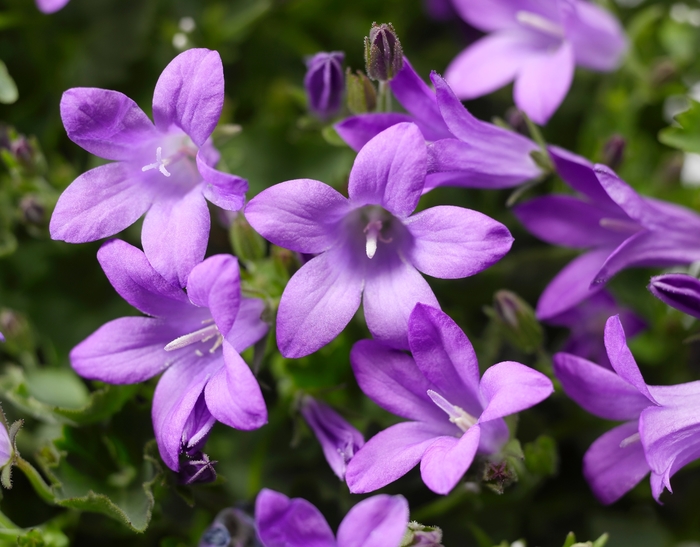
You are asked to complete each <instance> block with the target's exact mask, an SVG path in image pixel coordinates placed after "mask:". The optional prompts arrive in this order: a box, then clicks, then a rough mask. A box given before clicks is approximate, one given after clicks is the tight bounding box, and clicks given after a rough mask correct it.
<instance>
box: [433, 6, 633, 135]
mask: <svg viewBox="0 0 700 547" xmlns="http://www.w3.org/2000/svg"><path fill="white" fill-rule="evenodd" d="M453 3H454V7H455V9H456V11H457V13H458V14H459V15H460V16H461V17H462V18H463V19H464V20H465V21H467V23H469V24H470V25H472V26H474V27H476V28H478V29H479V30H482V31H484V32H487V33H490V34H488V35H487V36H485V37H484V38H481V39H480V40H477V41H476V42H475V43H474V44H472V45H471V46H469V47H468V48H467V49H465V50H464V51H463V52H462V53H460V54H459V55H458V56H457V57H456V58H455V59H454V60H453V61H452V62H451V63H450V66H448V67H447V72H446V74H445V77H446V78H447V81H448V82H449V83H450V85H451V86H452V89H454V91H455V93H456V94H457V96H458V97H459V98H461V99H473V98H475V97H480V96H482V95H485V94H487V93H490V92H492V91H495V90H496V89H498V88H500V87H503V86H504V85H506V84H507V83H509V82H511V81H513V80H515V86H514V88H513V97H514V99H515V104H516V105H517V107H518V108H519V109H521V110H524V111H525V112H526V113H527V115H528V116H530V118H531V119H532V120H534V121H535V122H537V123H539V124H544V123H546V122H547V120H549V118H550V117H551V115H552V114H553V113H554V112H555V111H556V109H557V108H558V107H559V105H560V104H561V103H562V101H563V100H564V97H566V94H567V92H568V91H569V87H570V86H571V81H572V80H573V76H574V67H575V66H576V65H579V66H582V67H585V68H589V69H592V70H597V71H604V72H608V71H611V70H614V69H616V68H617V67H618V65H619V64H620V61H621V58H622V54H623V53H624V51H625V48H626V39H625V35H624V32H623V30H622V27H621V26H620V23H619V22H618V21H617V19H615V17H614V16H613V15H612V14H611V13H609V12H608V11H606V10H604V9H603V8H601V7H599V6H597V5H595V4H594V3H592V2H588V1H586V0H538V1H535V0H454V2H453Z"/></svg>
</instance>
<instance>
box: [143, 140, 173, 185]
mask: <svg viewBox="0 0 700 547" xmlns="http://www.w3.org/2000/svg"><path fill="white" fill-rule="evenodd" d="M162 154H163V148H162V147H161V146H159V147H158V148H156V161H155V162H154V163H149V164H148V165H144V166H143V167H142V168H141V171H143V172H146V171H150V170H151V169H158V171H160V172H161V173H163V174H164V175H165V176H166V177H169V176H170V172H169V171H168V170H167V169H166V168H165V166H166V165H168V164H169V163H170V158H165V159H163V156H162Z"/></svg>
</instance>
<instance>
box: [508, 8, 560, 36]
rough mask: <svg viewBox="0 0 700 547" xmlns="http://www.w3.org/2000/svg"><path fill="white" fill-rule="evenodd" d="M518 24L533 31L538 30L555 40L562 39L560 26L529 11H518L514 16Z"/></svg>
mask: <svg viewBox="0 0 700 547" xmlns="http://www.w3.org/2000/svg"><path fill="white" fill-rule="evenodd" d="M515 18H516V19H517V20H518V23H520V24H521V25H524V26H526V27H530V28H532V29H534V30H539V31H540V32H542V33H544V34H548V35H549V36H554V37H555V38H564V29H563V28H562V27H561V25H557V24H556V23H555V22H554V21H550V20H549V19H547V18H546V17H542V16H541V15H538V14H537V13H532V12H531V11H519V12H517V13H516V14H515Z"/></svg>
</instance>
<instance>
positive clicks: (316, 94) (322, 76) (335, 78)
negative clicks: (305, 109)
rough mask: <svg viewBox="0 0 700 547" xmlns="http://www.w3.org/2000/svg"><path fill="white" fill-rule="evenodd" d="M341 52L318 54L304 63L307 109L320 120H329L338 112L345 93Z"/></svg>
mask: <svg viewBox="0 0 700 547" xmlns="http://www.w3.org/2000/svg"><path fill="white" fill-rule="evenodd" d="M344 59H345V53H343V52H342V51H331V52H330V53H326V52H320V53H317V54H316V55H314V56H313V57H310V58H309V59H308V60H307V61H306V76H305V77H304V87H305V88H306V96H307V97H308V98H309V109H310V110H311V111H312V112H313V113H314V114H316V115H317V116H318V117H319V118H321V119H326V118H330V117H332V116H333V115H335V114H337V113H338V111H339V110H340V104H341V101H342V99H343V92H344V91H345V75H344V73H343V60H344Z"/></svg>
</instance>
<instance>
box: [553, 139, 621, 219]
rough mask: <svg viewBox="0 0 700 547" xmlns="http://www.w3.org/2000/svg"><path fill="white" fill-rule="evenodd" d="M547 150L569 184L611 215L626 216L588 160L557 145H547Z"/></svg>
mask: <svg viewBox="0 0 700 547" xmlns="http://www.w3.org/2000/svg"><path fill="white" fill-rule="evenodd" d="M547 150H548V151H549V155H550V156H551V158H552V161H554V166H555V167H556V170H557V173H559V176H561V178H562V179H564V181H565V182H566V183H567V184H568V185H569V186H571V187H572V188H573V189H574V190H576V191H577V192H580V193H582V194H583V195H585V196H588V198H589V199H590V200H591V201H592V202H594V203H595V204H596V205H597V206H598V207H603V208H604V209H605V210H608V211H610V212H611V214H613V216H615V217H624V216H626V215H625V213H624V212H623V211H622V209H620V208H619V206H618V205H617V204H616V203H615V202H613V201H612V200H611V199H610V196H608V193H607V192H606V191H605V189H604V188H603V187H602V185H601V184H600V180H598V177H597V176H596V173H595V171H594V170H593V164H592V163H591V162H590V161H588V160H587V159H586V158H582V157H581V156H578V155H576V154H573V153H572V152H569V151H568V150H564V149H563V148H559V147H557V146H549V147H548V148H547Z"/></svg>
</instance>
